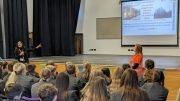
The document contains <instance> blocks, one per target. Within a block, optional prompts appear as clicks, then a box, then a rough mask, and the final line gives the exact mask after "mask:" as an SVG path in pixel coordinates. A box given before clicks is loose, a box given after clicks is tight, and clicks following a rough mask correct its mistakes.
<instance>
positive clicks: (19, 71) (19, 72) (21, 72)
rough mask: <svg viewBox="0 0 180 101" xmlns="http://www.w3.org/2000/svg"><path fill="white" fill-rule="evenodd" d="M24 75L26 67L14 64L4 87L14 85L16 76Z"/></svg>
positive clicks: (21, 64)
mask: <svg viewBox="0 0 180 101" xmlns="http://www.w3.org/2000/svg"><path fill="white" fill-rule="evenodd" d="M25 73H26V65H25V64H23V63H16V64H14V66H13V72H12V73H11V75H10V76H9V78H8V80H7V82H6V86H7V85H8V84H10V83H16V79H17V75H25Z"/></svg>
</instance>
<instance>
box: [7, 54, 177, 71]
mask: <svg viewBox="0 0 180 101" xmlns="http://www.w3.org/2000/svg"><path fill="white" fill-rule="evenodd" d="M130 57H131V56H122V55H76V56H48V57H31V58H29V60H30V62H47V61H48V60H52V61H54V62H55V63H65V62H66V61H72V62H73V63H75V64H82V63H83V62H84V61H89V62H90V63H92V64H101V65H122V64H124V63H129V59H130ZM146 59H153V60H154V61H155V67H156V68H161V69H174V68H178V69H179V68H180V57H178V56H177V57H176V56H144V59H143V60H144V62H145V60H146ZM7 60H13V59H7Z"/></svg>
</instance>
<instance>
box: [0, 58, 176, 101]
mask: <svg viewBox="0 0 180 101" xmlns="http://www.w3.org/2000/svg"><path fill="white" fill-rule="evenodd" d="M6 66H7V67H6V68H5V67H2V68H0V98H6V97H7V98H6V100H3V101H22V100H24V101H39V100H41V101H79V100H80V101H166V99H167V96H168V90H167V89H166V88H165V87H164V79H165V77H164V74H163V72H162V71H159V70H156V69H154V61H153V60H151V59H148V60H146V61H145V71H144V73H143V76H141V75H139V77H141V79H142V82H139V81H138V79H139V78H138V75H137V72H136V71H135V70H133V69H130V65H129V64H123V66H122V68H121V67H117V68H115V70H114V71H113V74H112V76H111V74H110V70H109V68H102V69H101V70H93V71H91V68H92V67H91V64H90V63H85V64H83V71H82V72H81V73H79V74H78V78H76V68H75V65H74V64H73V63H72V62H66V63H65V68H66V70H65V71H64V72H61V73H59V74H57V72H56V68H55V65H54V62H53V61H48V63H47V65H46V67H45V68H43V69H42V72H41V75H40V77H39V75H38V73H36V72H35V68H36V66H35V65H33V64H29V65H28V66H27V67H26V65H25V64H23V63H15V64H13V63H9V64H6ZM26 70H27V72H26ZM3 73H4V78H3V77H2V75H3ZM111 77H112V79H111ZM39 78H41V79H40V80H39ZM36 82H37V83H36ZM139 85H140V86H141V88H140V87H139ZM4 89H5V90H4ZM3 91H5V92H3ZM79 92H80V93H81V94H79ZM2 94H5V96H2ZM15 99H16V100H15ZM1 100H2V99H0V101H1ZM177 101H179V97H178V96H177Z"/></svg>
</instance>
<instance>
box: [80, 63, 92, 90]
mask: <svg viewBox="0 0 180 101" xmlns="http://www.w3.org/2000/svg"><path fill="white" fill-rule="evenodd" d="M90 73H91V64H90V63H84V64H83V72H82V73H80V74H79V75H78V86H79V90H81V89H82V88H84V86H85V85H86V83H87V82H88V80H89V76H90Z"/></svg>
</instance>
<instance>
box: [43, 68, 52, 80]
mask: <svg viewBox="0 0 180 101" xmlns="http://www.w3.org/2000/svg"><path fill="white" fill-rule="evenodd" d="M50 74H51V72H50V70H49V69H47V68H44V69H42V71H41V78H42V79H43V80H47V79H48V78H50Z"/></svg>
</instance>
